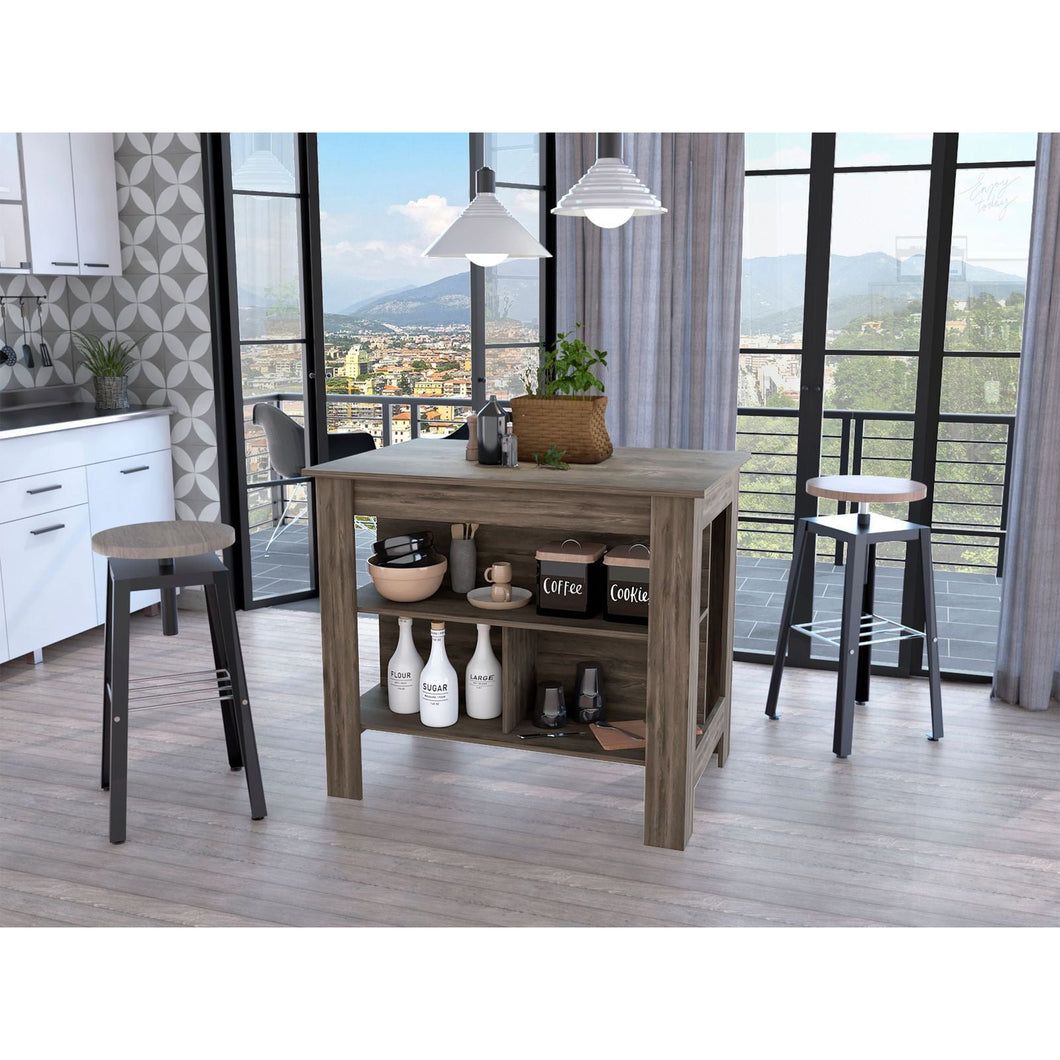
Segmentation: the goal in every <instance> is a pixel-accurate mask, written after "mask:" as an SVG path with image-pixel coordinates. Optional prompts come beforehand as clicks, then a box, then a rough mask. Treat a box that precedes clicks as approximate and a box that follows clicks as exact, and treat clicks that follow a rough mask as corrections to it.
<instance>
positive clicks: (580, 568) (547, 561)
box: [535, 537, 607, 618]
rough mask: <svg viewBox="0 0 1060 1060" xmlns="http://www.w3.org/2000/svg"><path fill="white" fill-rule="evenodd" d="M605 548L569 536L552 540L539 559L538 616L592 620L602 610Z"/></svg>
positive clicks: (594, 542)
mask: <svg viewBox="0 0 1060 1060" xmlns="http://www.w3.org/2000/svg"><path fill="white" fill-rule="evenodd" d="M606 547H607V546H606V545H603V544H601V543H600V542H597V541H579V540H578V539H576V538H573V537H568V538H566V539H565V540H563V541H549V542H548V543H547V544H545V545H543V546H542V547H541V548H539V549H538V550H537V552H536V553H535V557H536V559H537V613H538V614H539V615H555V616H556V617H561V618H562V617H565V618H592V617H593V616H594V615H597V614H599V613H600V610H601V608H602V607H603V593H604V568H603V564H602V563H601V562H600V559H601V557H602V556H603V554H604V551H605V549H606Z"/></svg>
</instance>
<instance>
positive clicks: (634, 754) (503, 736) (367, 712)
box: [361, 685, 644, 766]
mask: <svg viewBox="0 0 1060 1060" xmlns="http://www.w3.org/2000/svg"><path fill="white" fill-rule="evenodd" d="M361 728H362V729H365V730H373V731H376V732H399V733H404V734H405V735H406V736H426V737H428V738H429V739H433V740H457V741H458V742H461V743H477V744H489V745H490V746H491V747H516V748H518V749H519V750H521V751H542V752H544V753H545V754H559V755H567V756H568V757H572V758H594V759H596V760H597V761H600V760H601V759H604V760H607V761H616V760H617V761H621V762H624V763H626V764H627V765H641V766H642V765H644V751H643V750H639V749H631V750H624V751H605V750H604V749H603V748H602V747H601V746H600V745H599V744H598V743H597V742H596V737H595V736H593V734H592V733H591V732H590V731H589V728H588V726H586V725H568V726H567V728H566V730H564V731H569V732H576V733H578V734H579V735H577V736H564V737H560V738H559V739H554V738H552V737H548V736H544V737H537V738H535V739H533V740H521V739H519V734H520V733H539V732H542V731H543V730H541V729H535V728H534V727H533V725H531V724H530V723H529V722H528V721H524V722H522V723H521V724H520V725H519V726H518V727H517V728H516V729H515V730H514V731H512V732H510V733H505V732H502V730H501V719H500V718H494V719H493V720H491V721H478V720H476V719H475V718H469V717H468V716H467V715H466V714H464V713H463V712H461V714H460V718H459V720H458V721H457V723H456V724H455V725H449V726H447V727H446V728H444V729H433V728H431V727H430V726H429V725H424V724H423V723H422V722H421V721H420V716H419V715H418V714H394V713H393V712H392V711H391V710H390V709H389V707H387V701H386V692H385V691H384V690H383V689H382V688H381V687H380V686H379V685H376V686H374V687H373V688H370V689H369V690H368V691H367V692H362V693H361Z"/></svg>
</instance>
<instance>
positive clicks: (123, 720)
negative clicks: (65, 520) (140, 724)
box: [92, 521, 265, 843]
mask: <svg viewBox="0 0 1060 1060" xmlns="http://www.w3.org/2000/svg"><path fill="white" fill-rule="evenodd" d="M234 541H235V531H234V530H233V529H232V527H230V526H226V525H225V524H224V523H198V522H184V521H174V522H160V523H133V524H130V525H127V526H116V527H114V528H113V529H110V530H102V531H100V532H99V533H98V534H95V535H94V536H93V538H92V549H93V551H95V552H97V553H99V554H100V555H103V556H106V557H108V563H107V616H106V633H105V646H104V661H103V765H102V771H101V786H102V787H103V789H104V791H106V790H108V789H109V790H110V841H111V842H112V843H124V842H125V802H126V788H127V774H128V748H129V740H128V737H129V732H128V713H129V711H130V710H142V709H145V708H148V707H160V706H166V705H167V704H169V703H174V702H183V703H187V702H195V701H198V700H200V699H202V697H203V695H204V694H205V693H209V694H210V695H216V696H217V697H218V698H219V700H220V703H221V719H222V722H223V725H224V733H225V743H226V745H227V749H228V764H229V765H230V766H231V767H232V769H243V768H245V770H246V777H247V790H248V792H249V794H250V816H251V817H252V818H253V819H254V820H255V821H258V820H261V818H263V817H264V816H265V792H264V789H263V788H262V783H261V769H260V768H259V765H258V750H257V744H256V743H255V740H254V723H253V721H252V720H251V716H250V696H249V693H248V691H247V681H246V675H245V673H244V671H243V655H242V652H241V650H240V647H239V629H238V627H237V626H236V613H235V597H234V594H233V592H232V576H231V574H230V573H229V571H228V568H227V567H226V566H225V565H224V564H223V563H222V562H221V561H220V560H219V559H218V558H217V557H216V556H215V555H214V554H213V553H214V552H218V551H220V550H221V549H225V548H228V547H229V546H230V545H231V544H232V543H233V542H234ZM190 585H201V586H202V587H203V589H204V591H205V594H206V610H207V613H208V615H209V620H210V639H211V641H212V642H213V658H214V669H213V670H200V671H196V672H193V673H186V674H174V675H166V676H160V677H148V678H141V679H137V680H134V681H130V680H129V594H130V593H132V592H135V591H137V590H139V589H160V590H161V592H162V632H163V634H165V635H166V636H174V635H175V634H176V633H177V606H176V590H177V589H178V588H182V587H184V586H190ZM134 704H135V705H134Z"/></svg>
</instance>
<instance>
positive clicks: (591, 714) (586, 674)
mask: <svg viewBox="0 0 1060 1060" xmlns="http://www.w3.org/2000/svg"><path fill="white" fill-rule="evenodd" d="M574 696H575V699H574V703H573V705H572V710H571V714H572V715H573V718H574V720H575V721H579V722H581V723H582V724H583V725H588V724H590V723H591V722H594V721H603V720H604V671H603V667H601V666H600V664H599V663H598V662H581V663H578V676H577V678H576V680H575V682H574Z"/></svg>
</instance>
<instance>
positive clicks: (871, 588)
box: [854, 545, 876, 703]
mask: <svg viewBox="0 0 1060 1060" xmlns="http://www.w3.org/2000/svg"><path fill="white" fill-rule="evenodd" d="M875 596H876V546H875V545H869V557H868V560H867V562H866V566H865V591H864V592H863V593H862V596H861V614H862V615H863V616H871V615H872V612H873V610H874V608H875V606H876V605H875ZM871 666H872V645H871V644H864V645H862V647H861V648H860V649H859V651H858V680H857V689H856V690H855V692H854V701H855V702H856V703H868V701H869V672H870V667H871Z"/></svg>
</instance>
